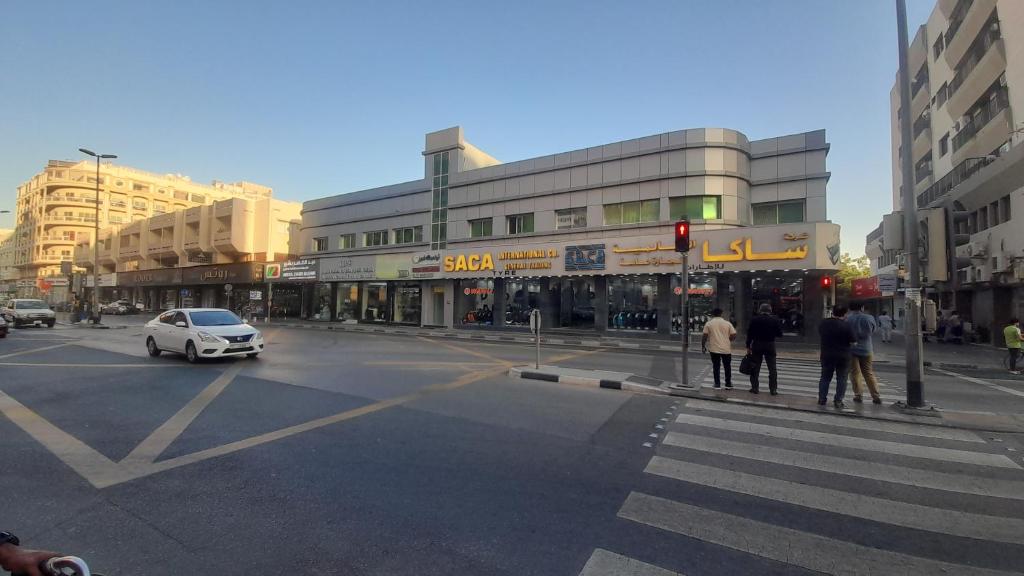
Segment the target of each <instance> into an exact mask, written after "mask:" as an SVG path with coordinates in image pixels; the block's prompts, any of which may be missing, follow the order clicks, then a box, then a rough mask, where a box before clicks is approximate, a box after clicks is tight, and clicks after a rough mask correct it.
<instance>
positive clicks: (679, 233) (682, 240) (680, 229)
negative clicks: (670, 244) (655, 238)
mask: <svg viewBox="0 0 1024 576" xmlns="http://www.w3.org/2000/svg"><path fill="white" fill-rule="evenodd" d="M675 230H676V252H689V251H690V221H689V220H680V221H679V222H676V228H675Z"/></svg>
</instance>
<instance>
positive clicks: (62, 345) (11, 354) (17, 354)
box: [0, 342, 70, 359]
mask: <svg viewBox="0 0 1024 576" xmlns="http://www.w3.org/2000/svg"><path fill="white" fill-rule="evenodd" d="M68 345H70V342H68V343H65V344H54V345H53V346H43V347H42V348H33V349H31V350H21V351H20V352H11V353H10V354H4V355H3V356H0V359H4V358H14V357H15V356H21V355H22V354H32V353H34V352H45V351H46V350H53V349H54V348H62V347H64V346H68Z"/></svg>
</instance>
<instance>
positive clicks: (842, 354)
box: [818, 305, 857, 409]
mask: <svg viewBox="0 0 1024 576" xmlns="http://www.w3.org/2000/svg"><path fill="white" fill-rule="evenodd" d="M845 317H846V308H845V307H844V306H839V305H836V306H834V307H832V317H831V318H826V319H825V320H823V321H822V322H821V324H819V325H818V335H819V336H821V380H819V381H818V405H819V406H824V405H825V403H826V402H828V388H829V385H830V384H831V383H832V374H835V376H836V394H835V396H834V397H833V403H834V404H835V406H836V408H839V409H842V408H845V407H846V405H845V404H843V396H845V395H846V377H847V375H848V374H849V371H850V345H851V344H853V343H854V342H856V341H857V337H856V336H854V335H853V329H852V328H850V325H849V324H848V323H847V322H846V321H845V320H844V318H845Z"/></svg>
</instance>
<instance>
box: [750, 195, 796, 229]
mask: <svg viewBox="0 0 1024 576" xmlns="http://www.w3.org/2000/svg"><path fill="white" fill-rule="evenodd" d="M751 208H752V210H753V216H754V226H767V225H771V224H793V223H796V222H805V221H806V215H805V201H804V200H790V201H786V202H765V203H762V204H753V205H752V206H751Z"/></svg>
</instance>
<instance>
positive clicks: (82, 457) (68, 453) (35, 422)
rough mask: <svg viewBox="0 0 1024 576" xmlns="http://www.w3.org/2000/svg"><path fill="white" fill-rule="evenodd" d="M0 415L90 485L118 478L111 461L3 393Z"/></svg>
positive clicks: (0, 400) (116, 467)
mask: <svg viewBox="0 0 1024 576" xmlns="http://www.w3.org/2000/svg"><path fill="white" fill-rule="evenodd" d="M0 412H2V413H3V414H4V416H7V418H8V419H10V421H11V422H14V423H15V424H16V425H17V426H18V427H19V428H21V429H22V430H24V431H25V432H27V433H28V435H29V436H31V437H33V438H35V439H36V441H37V442H39V443H40V444H42V445H43V446H44V447H45V448H46V449H47V450H49V451H50V452H53V455H54V456H56V457H57V458H59V459H60V461H61V462H63V463H65V464H67V465H68V466H70V467H71V469H72V470H74V471H75V472H78V474H79V475H81V476H82V477H83V478H85V479H86V480H88V481H89V482H91V483H92V484H93V485H97V484H98V483H101V482H104V481H106V480H107V479H109V478H113V477H116V476H118V475H119V472H118V465H117V464H115V463H114V462H113V461H112V460H110V459H109V458H107V457H106V456H104V455H102V454H100V453H99V452H97V451H96V450H93V449H92V448H91V447H89V445H87V444H85V443H84V442H82V441H81V440H79V439H78V438H75V437H74V436H72V435H70V434H68V433H67V432H65V431H63V430H61V429H60V428H57V427H56V426H54V425H53V424H51V423H50V422H49V421H47V420H46V419H45V418H43V417H42V416H40V415H39V414H36V413H35V412H33V411H32V410H30V409H29V408H27V407H26V406H24V405H23V404H21V403H20V402H18V401H17V400H15V399H14V398H11V397H10V396H8V395H7V394H4V393H3V392H0Z"/></svg>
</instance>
